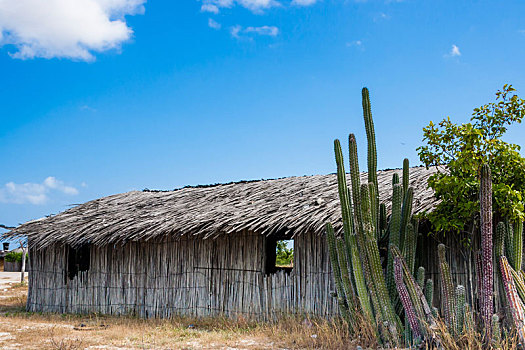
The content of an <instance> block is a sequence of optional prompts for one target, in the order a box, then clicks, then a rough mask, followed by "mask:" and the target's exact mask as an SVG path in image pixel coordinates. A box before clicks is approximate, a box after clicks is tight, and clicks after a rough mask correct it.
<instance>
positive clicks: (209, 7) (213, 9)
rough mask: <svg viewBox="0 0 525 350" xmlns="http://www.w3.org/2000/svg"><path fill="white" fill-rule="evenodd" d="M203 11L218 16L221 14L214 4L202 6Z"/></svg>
mask: <svg viewBox="0 0 525 350" xmlns="http://www.w3.org/2000/svg"><path fill="white" fill-rule="evenodd" d="M201 11H202V12H211V13H215V14H217V13H219V8H218V7H217V5H213V4H202V6H201Z"/></svg>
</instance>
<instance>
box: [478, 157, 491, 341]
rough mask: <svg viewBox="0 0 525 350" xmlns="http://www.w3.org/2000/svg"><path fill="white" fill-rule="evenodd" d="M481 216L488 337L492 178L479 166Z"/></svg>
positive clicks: (483, 299)
mask: <svg viewBox="0 0 525 350" xmlns="http://www.w3.org/2000/svg"><path fill="white" fill-rule="evenodd" d="M480 215H481V216H480V217H481V255H482V256H481V260H482V261H481V266H482V270H481V273H482V282H481V283H482V284H481V318H482V320H483V324H484V326H485V332H486V335H487V336H488V338H489V339H490V331H491V319H492V315H493V313H494V305H493V294H494V272H493V267H492V179H491V172H490V167H489V166H488V165H487V164H483V165H482V167H481V185H480Z"/></svg>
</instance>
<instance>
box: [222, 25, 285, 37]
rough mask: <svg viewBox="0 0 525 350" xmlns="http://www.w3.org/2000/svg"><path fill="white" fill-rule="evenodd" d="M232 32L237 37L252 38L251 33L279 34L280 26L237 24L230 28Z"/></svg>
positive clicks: (262, 34) (263, 34)
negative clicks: (245, 25)
mask: <svg viewBox="0 0 525 350" xmlns="http://www.w3.org/2000/svg"><path fill="white" fill-rule="evenodd" d="M230 34H231V36H232V37H234V38H236V39H241V38H245V37H247V38H251V37H250V35H261V36H277V35H278V34H279V28H277V27H274V26H261V27H246V28H243V27H242V26H240V25H236V26H233V27H231V28H230Z"/></svg>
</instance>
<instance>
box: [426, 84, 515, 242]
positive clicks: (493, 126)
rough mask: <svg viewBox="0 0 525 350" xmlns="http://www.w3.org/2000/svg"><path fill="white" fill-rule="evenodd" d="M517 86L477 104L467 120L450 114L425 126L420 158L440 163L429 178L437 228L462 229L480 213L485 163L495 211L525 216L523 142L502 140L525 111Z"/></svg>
mask: <svg viewBox="0 0 525 350" xmlns="http://www.w3.org/2000/svg"><path fill="white" fill-rule="evenodd" d="M514 91H515V89H514V88H513V87H512V85H507V84H506V85H504V86H503V89H502V90H499V91H498V92H496V101H495V102H492V103H489V104H486V105H484V106H481V107H479V108H476V109H474V112H473V114H472V117H471V118H470V122H468V123H465V124H456V123H453V122H452V121H451V120H450V117H447V118H444V119H443V120H442V121H441V122H439V123H438V124H437V125H436V124H434V123H433V122H430V124H429V125H428V126H427V127H425V128H423V141H424V142H425V143H426V144H425V145H423V146H421V147H419V148H418V149H417V150H418V154H419V157H420V159H421V161H422V162H423V164H424V165H425V166H426V167H427V168H428V167H430V166H437V167H438V172H437V173H436V174H434V175H432V176H431V177H430V179H429V182H428V183H429V186H430V187H431V188H432V189H434V191H435V194H436V196H437V197H438V198H439V199H440V200H441V202H440V203H439V204H438V206H437V208H436V209H435V210H434V211H433V212H432V213H428V214H427V216H428V218H429V219H430V221H431V223H432V225H433V227H434V229H435V230H437V231H443V232H461V231H463V230H464V229H465V228H466V227H467V225H468V224H471V223H472V222H473V221H472V220H476V219H477V218H478V211H479V200H478V194H479V182H480V181H479V169H480V166H481V164H483V163H488V164H489V166H490V168H491V171H492V181H493V191H494V208H495V214H496V215H497V216H498V217H499V218H508V219H510V220H512V221H516V220H518V219H519V220H523V219H524V217H525V215H524V207H523V196H524V195H525V159H524V158H523V157H522V156H521V155H520V153H519V151H520V146H519V145H516V144H510V143H507V142H505V141H503V140H502V137H503V135H504V134H505V133H506V131H507V127H508V126H510V125H512V124H514V123H521V121H522V119H523V117H524V116H525V101H524V100H523V99H520V98H519V97H518V96H517V95H516V94H514V93H513V92H514Z"/></svg>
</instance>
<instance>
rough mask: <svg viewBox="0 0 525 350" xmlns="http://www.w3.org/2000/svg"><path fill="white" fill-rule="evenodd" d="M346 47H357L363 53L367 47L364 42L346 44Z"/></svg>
mask: <svg viewBox="0 0 525 350" xmlns="http://www.w3.org/2000/svg"><path fill="white" fill-rule="evenodd" d="M346 47H355V48H357V49H359V50H361V51H364V50H365V46H364V44H363V41H362V40H354V41H350V42H347V43H346Z"/></svg>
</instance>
